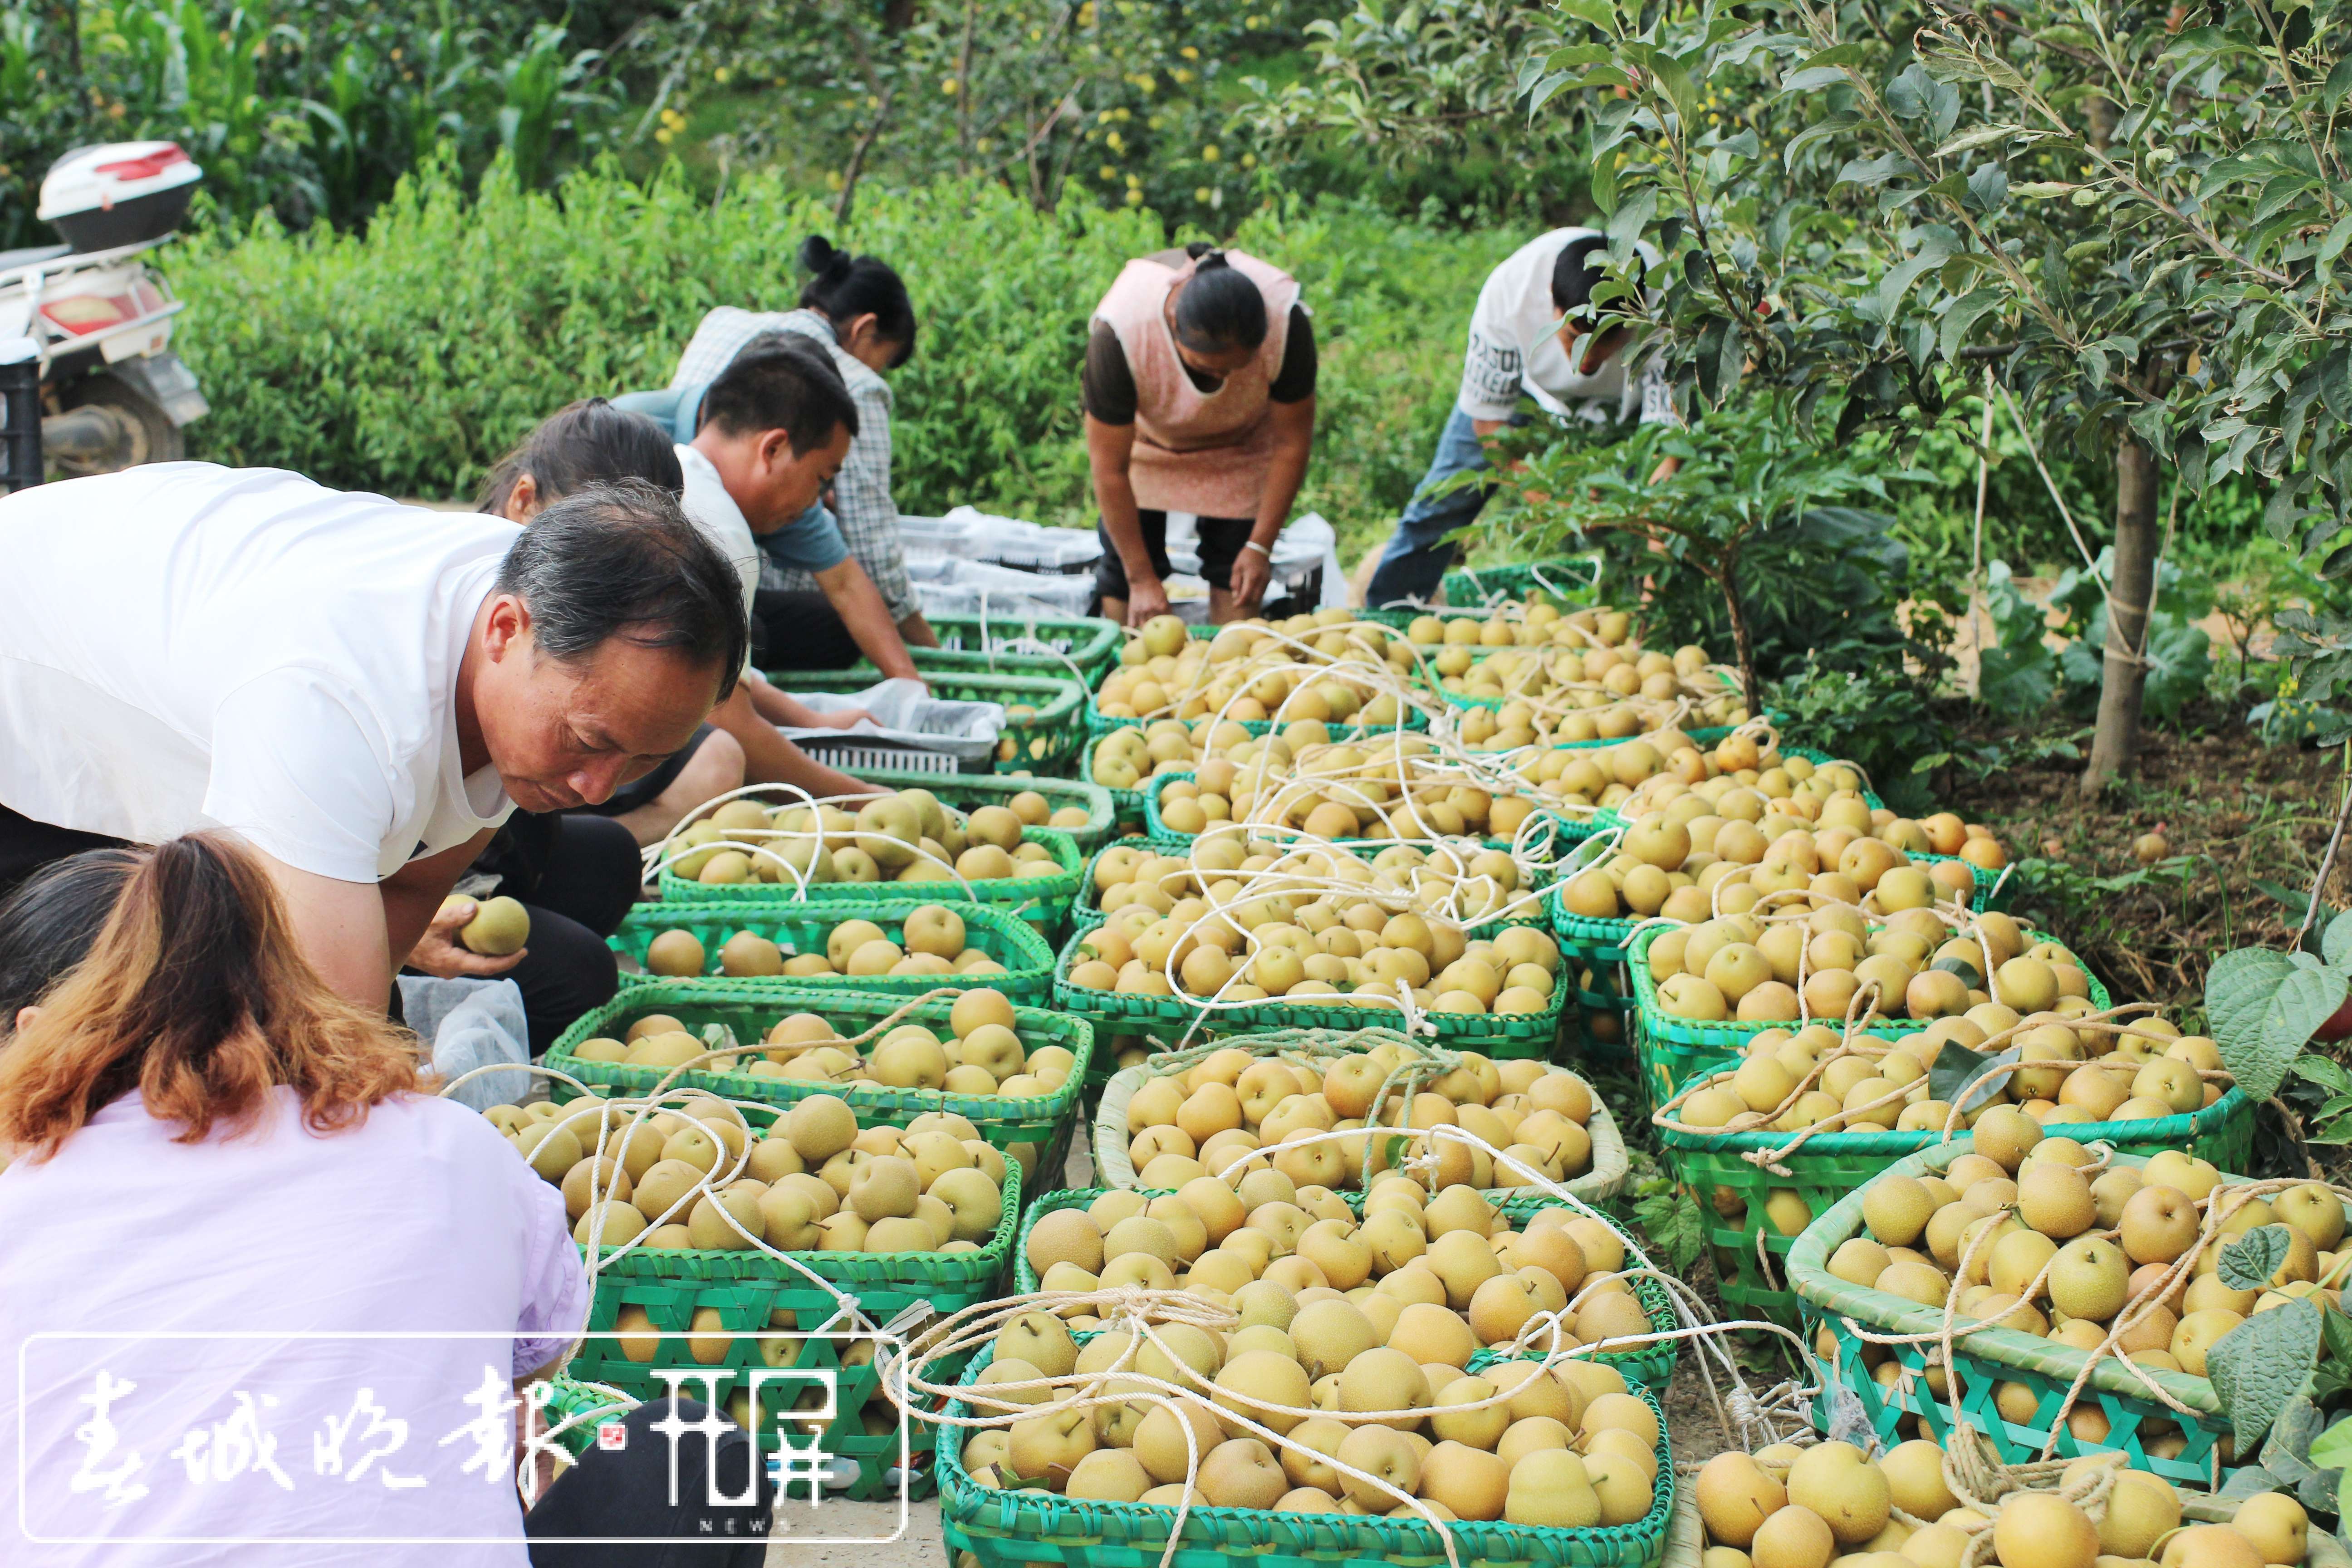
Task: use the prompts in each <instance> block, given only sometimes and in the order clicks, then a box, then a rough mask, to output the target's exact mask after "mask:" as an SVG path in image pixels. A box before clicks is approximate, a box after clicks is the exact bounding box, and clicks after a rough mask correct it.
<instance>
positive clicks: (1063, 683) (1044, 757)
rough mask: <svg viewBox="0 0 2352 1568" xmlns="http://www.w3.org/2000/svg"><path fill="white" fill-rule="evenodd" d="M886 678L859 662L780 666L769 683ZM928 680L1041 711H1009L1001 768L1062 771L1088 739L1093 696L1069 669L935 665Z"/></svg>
mask: <svg viewBox="0 0 2352 1568" xmlns="http://www.w3.org/2000/svg"><path fill="white" fill-rule="evenodd" d="M882 679H883V675H882V672H881V671H880V670H878V669H876V668H874V667H873V666H871V665H855V666H852V667H851V668H848V669H779V670H775V671H772V672H771V673H770V674H769V676H768V683H769V684H770V685H772V686H773V687H775V688H776V689H779V690H782V691H790V692H793V693H795V694H805V693H808V692H812V691H824V692H833V693H838V694H850V695H854V694H856V693H857V692H860V691H863V690H865V689H866V688H868V687H870V686H874V685H877V684H878V683H879V682H880V681H881V680H882ZM923 681H924V684H925V685H927V686H929V688H930V689H931V695H932V696H934V697H944V698H946V699H947V700H950V701H951V702H1001V703H1003V704H1004V705H1005V706H1006V707H1008V708H1009V707H1012V706H1013V705H1014V704H1015V703H1025V704H1027V705H1028V706H1029V707H1031V708H1034V709H1035V710H1036V711H1035V712H1034V713H1028V714H1008V715H1007V716H1006V718H1005V721H1004V728H1003V731H1000V734H1001V736H1002V739H1000V740H999V741H998V742H997V746H996V761H995V763H994V771H996V772H997V773H1013V772H1016V771H1019V772H1024V773H1025V772H1032V771H1038V772H1045V771H1059V770H1060V769H1061V768H1062V767H1064V766H1066V764H1067V763H1069V762H1070V760H1071V759H1072V758H1074V757H1076V755H1077V754H1078V747H1079V745H1080V743H1081V742H1084V740H1085V739H1086V732H1085V731H1084V730H1082V729H1081V728H1080V727H1079V715H1080V713H1081V712H1082V711H1084V710H1085V708H1086V706H1087V701H1088V699H1087V689H1086V688H1085V686H1083V685H1082V684H1080V683H1079V682H1078V680H1077V679H1075V678H1074V677H1072V676H1071V675H1070V674H1069V673H1068V672H1067V671H1066V670H1065V671H1062V672H1061V673H1059V674H1058V675H1050V676H1049V675H1011V674H1003V675H1000V674H996V673H993V672H991V671H988V670H985V669H976V670H950V669H941V668H931V669H929V670H926V671H925V672H924V675H923ZM926 776H927V777H928V776H929V775H926Z"/></svg>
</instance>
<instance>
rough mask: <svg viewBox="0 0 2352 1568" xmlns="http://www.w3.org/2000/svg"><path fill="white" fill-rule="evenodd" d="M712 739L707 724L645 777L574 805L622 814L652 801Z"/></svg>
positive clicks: (590, 812) (593, 812) (590, 811)
mask: <svg viewBox="0 0 2352 1568" xmlns="http://www.w3.org/2000/svg"><path fill="white" fill-rule="evenodd" d="M709 739H710V726H709V725H708V724H705V725H703V726H702V728H700V729H699V730H697V731H695V732H694V738H693V739H692V740H690V741H688V742H687V743H686V744H685V745H683V746H680V747H679V748H678V749H677V751H675V752H671V753H670V754H669V755H668V756H667V757H664V758H663V759H662V760H661V762H660V763H659V765H657V766H656V768H655V769H654V771H653V772H651V773H647V774H646V776H645V777H643V778H641V779H632V780H631V781H630V782H628V783H627V784H623V785H622V786H621V787H620V788H618V789H616V790H614V792H613V793H612V794H611V795H607V796H606V797H605V798H604V799H603V800H601V801H598V802H597V803H596V804H595V805H581V806H574V807H572V809H573V810H575V811H579V812H583V813H585V814H586V815H588V816H621V815H622V814H623V813H624V812H631V811H635V810H636V809H637V807H639V806H641V805H652V804H653V801H654V797H655V796H656V795H660V794H661V792H662V791H664V790H666V789H667V788H669V786H670V785H672V784H676V783H677V775H678V774H680V773H684V772H686V764H687V763H689V762H691V761H692V760H693V758H694V753H695V752H698V751H700V750H701V749H702V742H705V741H708V740H709Z"/></svg>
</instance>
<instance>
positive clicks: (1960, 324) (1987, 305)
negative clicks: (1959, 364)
mask: <svg viewBox="0 0 2352 1568" xmlns="http://www.w3.org/2000/svg"><path fill="white" fill-rule="evenodd" d="M2010 298H2011V296H2010V293H2009V290H2008V289H1999V288H1992V287H1990V286H1988V287H1986V288H1982V289H1969V291H1968V292H1967V293H1965V294H1963V295H1961V296H1960V297H1959V298H1958V299H1957V300H1953V301H1952V302H1951V303H1950V304H1949V305H1948V306H1947V307H1946V308H1945V310H1944V319H1943V321H1942V323H1941V325H1940V326H1939V327H1938V328H1937V338H1936V346H1937V349H1938V350H1939V351H1940V352H1941V353H1943V356H1944V357H1945V358H1946V359H1948V360H1954V359H1958V357H1959V353H1960V346H1961V344H1963V343H1965V342H1967V341H1968V336H1969V328H1970V327H1973V326H1975V325H1976V324H1977V322H1978V321H1979V320H1981V319H1982V318H1983V317H1984V316H1985V315H1986V314H1988V313H1989V312H1990V311H1993V310H2000V308H2001V307H2002V306H2004V305H2006V304H2008V303H2009V301H2010Z"/></svg>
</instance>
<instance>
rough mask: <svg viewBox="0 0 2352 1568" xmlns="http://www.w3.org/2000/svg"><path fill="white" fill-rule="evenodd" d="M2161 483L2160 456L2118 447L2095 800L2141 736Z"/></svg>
mask: <svg viewBox="0 0 2352 1568" xmlns="http://www.w3.org/2000/svg"><path fill="white" fill-rule="evenodd" d="M2162 488H2163V485H2162V479H2161V476H2160V475H2159V474H2158V471H2157V466H2156V454H2155V453H2154V452H2153V451H2151V450H2149V449H2148V447H2147V445H2146V444H2145V443H2143V442H2140V441H2138V440H2136V439H2132V438H2129V437H2126V439H2125V440H2124V442H2123V444H2122V445H2121V446H2119V447H2116V553H2115V575H2114V578H2113V580H2112V581H2111V582H2110V583H2109V584H2107V641H2106V647H2105V649H2104V650H2103V651H2104V656H2105V657H2104V658H2103V660H2102V669H2101V672H2100V679H2099V721H2098V728H2097V731H2095V733H2094V735H2093V737H2092V740H2091V761H2090V764H2089V765H2088V766H2087V767H2085V768H2084V770H2083V783H2082V792H2083V795H2084V798H2085V799H2089V798H2093V797H2095V796H2096V795H2098V793H2099V792H2100V791H2101V790H2102V789H2104V788H2105V787H2106V783H2107V781H2108V780H2109V779H2111V778H2113V777H2114V776H2115V775H2116V773H2120V772H2122V771H2123V770H2124V769H2126V768H2127V767H2129V766H2130V765H2131V760H2132V752H2133V750H2134V749H2135V748H2136V747H2137V744H2138V741H2139V710H2140V700H2141V697H2142V695H2143V694H2144V693H2145V692H2146V690H2147V666H2146V665H2144V664H2142V663H2140V662H2139V658H2138V655H2137V650H2138V649H2139V648H2140V647H2141V645H2142V643H2143V642H2144V641H2145V639H2146V637H2147V616H2148V606H2149V604H2150V602H2151V601H2152V600H2153V598H2154V597H2155V594H2156V559H2157V553H2158V551H2159V550H2161V549H2162V548H2163V536H2162V531H2161V530H2160V529H2159V527H2158V521H2157V515H2156V513H2157V506H2156V500H2157V492H2158V490H2159V489H2162Z"/></svg>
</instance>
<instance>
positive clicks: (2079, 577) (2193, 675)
mask: <svg viewBox="0 0 2352 1568" xmlns="http://www.w3.org/2000/svg"><path fill="white" fill-rule="evenodd" d="M2112 556H2113V552H2112V551H2106V550H2103V551H2101V552H2099V555H2098V559H2097V562H2096V563H2095V567H2093V568H2074V569H2070V570H2068V571H2067V572H2065V573H2064V574H2062V575H2061V576H2060V577H2059V579H2058V581H2057V583H2056V584H2054V585H2053V587H2052V589H2051V594H2050V604H2049V607H2048V609H2047V611H2046V612H2045V610H2044V609H2043V607H2042V605H2038V604H2036V603H2034V602H2033V601H2032V599H2031V598H2029V597H2028V596H2026V595H2025V594H2024V593H2023V592H2022V591H2021V590H2020V589H2019V587H2018V585H2017V580H2016V578H2015V576H2014V575H2013V574H2011V571H2010V567H2009V563H2007V562H2005V561H1995V562H1993V563H1991V564H1990V567H1989V568H1988V569H1987V571H1986V574H1985V603H1986V606H1987V608H1988V609H1989V610H1990V612H1991V618H1992V626H1993V631H1994V634H1995V637H1996V642H1995V644H1994V646H1991V647H1987V648H1986V649H1985V650H1984V655H1983V660H1982V663H1981V665H1980V667H1979V684H1978V692H1979V696H1980V697H1981V699H1982V700H1983V701H1984V704H1985V706H1986V707H1987V708H1989V709H1990V710H1992V711H1993V712H1994V713H1995V714H1997V715H2000V716H2001V717H2003V718H2009V719H2032V718H2035V717H2038V716H2039V715H2040V714H2041V713H2042V711H2043V710H2045V709H2047V708H2049V707H2050V706H2051V704H2052V703H2053V701H2054V702H2056V703H2057V704H2058V705H2059V706H2060V707H2061V708H2063V710H2065V711H2066V712H2068V713H2071V714H2074V715H2075V716H2077V717H2083V716H2087V715H2088V714H2089V713H2091V712H2092V711H2093V710H2095V709H2096V708H2097V706H2098V700H2099V682H2100V678H2101V675H2100V666H2101V662H2102V660H2101V650H2102V649H2103V648H2105V647H2106V640H2107V604H2106V595H2105V592H2104V588H2103V584H2105V580H2106V576H2107V574H2108V572H2109V570H2110V563H2111V558H2112ZM2157 590H2158V600H2157V606H2156V613H2155V615H2154V616H2151V617H2150V620H2149V626H2148V637H2147V662H2148V670H2147V685H2146V687H2145V688H2144V690H2143V697H2142V701H2143V703H2144V704H2145V706H2144V709H2143V711H2145V712H2146V714H2147V717H2148V718H2149V719H2151V720H2157V721H2163V720H2168V719H2173V718H2176V717H2178V716H2179V712H2180V710H2181V709H2182V708H2183V707H2184V706H2186V705H2187V704H2188V703H2189V701H2190V700H2193V699H2195V698H2197V697H2199V696H2200V695H2202V694H2203V692H2204V690H2205V683H2206V680H2207V678H2208V677H2209V676H2210V674H2211V673H2212V664H2211V658H2210V650H2211V647H2212V639H2211V637H2208V636H2207V635H2206V633H2205V631H2204V629H2203V628H2202V627H2200V626H2198V625H2197V624H2196V622H2197V621H2198V620H2199V619H2200V618H2201V617H2202V616H2205V615H2207V614H2209V613H2210V611H2211V610H2212V608H2213V590H2212V587H2211V585H2210V584H2208V583H2207V582H2205V581H2204V580H2203V578H2202V577H2201V576H2200V575H2197V574H2191V573H2189V572H2184V571H2183V570H2181V569H2180V568H2179V566H2177V565H2175V564H2174V563H2172V562H2170V561H2167V562H2165V563H2163V568H2162V571H2161V572H2160V573H2159V574H2158V579H2157ZM2053 637H2054V638H2056V639H2057V646H2056V647H2052V646H2051V640H2052V638H2053Z"/></svg>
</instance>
